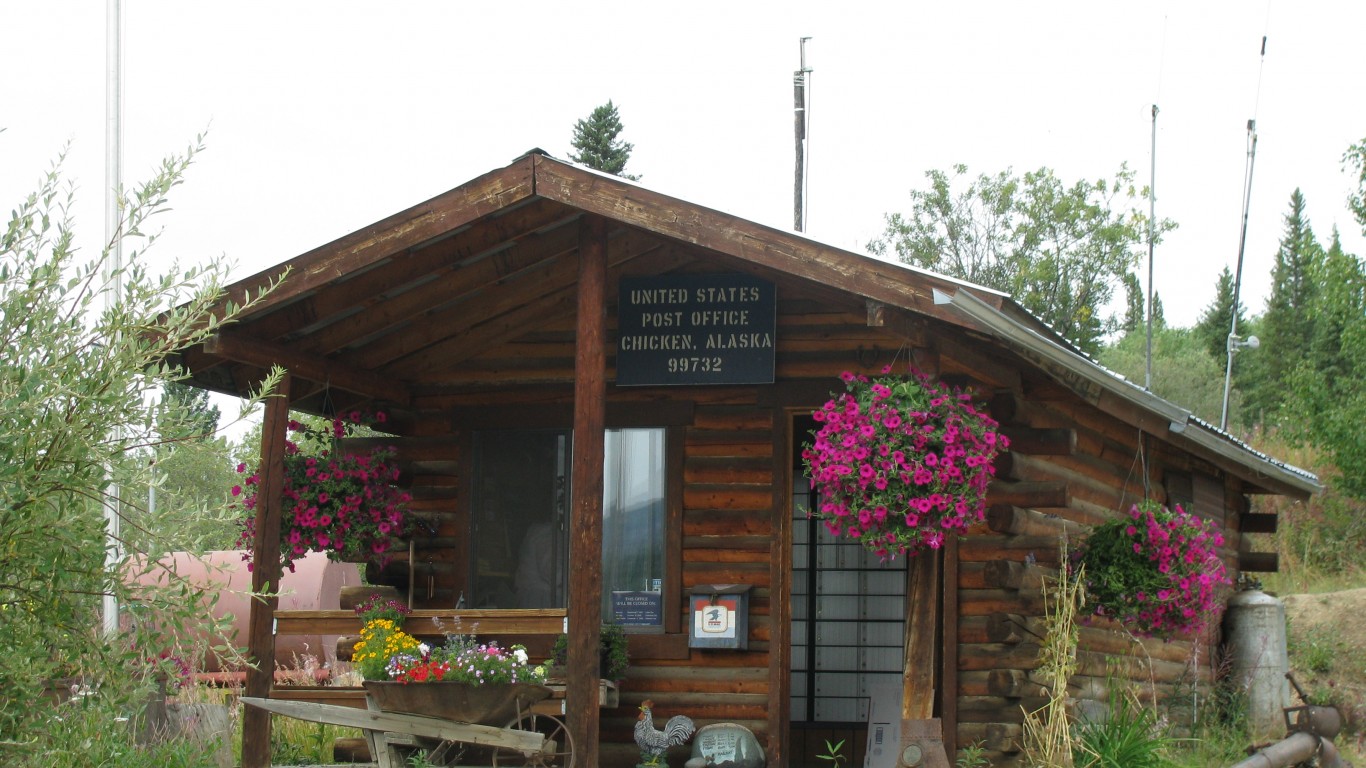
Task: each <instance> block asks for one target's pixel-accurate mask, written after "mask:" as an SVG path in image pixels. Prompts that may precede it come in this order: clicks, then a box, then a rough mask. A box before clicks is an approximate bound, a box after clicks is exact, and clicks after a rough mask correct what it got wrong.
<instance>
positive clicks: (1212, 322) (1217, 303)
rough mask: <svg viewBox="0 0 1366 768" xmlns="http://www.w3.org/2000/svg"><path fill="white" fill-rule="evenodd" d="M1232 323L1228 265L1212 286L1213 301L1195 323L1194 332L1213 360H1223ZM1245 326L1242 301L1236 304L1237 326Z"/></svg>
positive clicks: (1230, 281) (1231, 286) (1231, 289)
mask: <svg viewBox="0 0 1366 768" xmlns="http://www.w3.org/2000/svg"><path fill="white" fill-rule="evenodd" d="M1232 323H1233V273H1232V272H1231V271H1229V268H1228V267H1224V271H1223V272H1220V273H1219V280H1218V281H1217V282H1216V283H1215V286H1214V302H1213V303H1211V304H1210V305H1209V306H1208V307H1205V311H1204V312H1202V313H1200V319H1199V320H1198V321H1196V323H1195V329H1194V330H1195V333H1196V335H1197V336H1199V337H1200V343H1201V344H1203V345H1204V347H1205V350H1206V351H1208V352H1209V354H1210V357H1212V358H1214V359H1215V360H1221V361H1222V360H1223V359H1224V356H1225V355H1226V354H1228V347H1227V345H1228V332H1229V329H1230V328H1231V327H1232ZM1246 326H1247V317H1246V316H1245V315H1244V313H1243V307H1242V303H1241V302H1239V306H1238V327H1239V328H1240V329H1241V328H1245V327H1246ZM1220 365H1221V366H1222V363H1221V364H1220Z"/></svg>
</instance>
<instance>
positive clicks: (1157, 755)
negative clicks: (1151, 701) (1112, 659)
mask: <svg viewBox="0 0 1366 768" xmlns="http://www.w3.org/2000/svg"><path fill="white" fill-rule="evenodd" d="M1111 682H1112V685H1111V686H1110V696H1109V702H1108V704H1109V706H1108V712H1107V714H1106V717H1104V718H1098V719H1095V720H1091V719H1082V720H1081V721H1079V722H1078V723H1077V732H1076V740H1075V741H1074V742H1073V745H1072V762H1073V764H1074V765H1075V766H1077V768H1161V767H1162V766H1166V765H1167V764H1168V763H1167V761H1166V759H1165V758H1164V753H1165V752H1166V750H1167V749H1168V748H1170V747H1171V745H1172V739H1171V738H1170V737H1168V736H1166V735H1165V734H1164V733H1163V732H1162V728H1161V723H1160V722H1159V719H1158V712H1157V709H1155V708H1152V707H1145V706H1143V705H1142V704H1141V703H1139V701H1138V698H1137V697H1136V696H1135V695H1134V693H1133V691H1131V690H1129V689H1128V688H1126V687H1125V686H1124V685H1122V684H1119V683H1118V682H1117V681H1111Z"/></svg>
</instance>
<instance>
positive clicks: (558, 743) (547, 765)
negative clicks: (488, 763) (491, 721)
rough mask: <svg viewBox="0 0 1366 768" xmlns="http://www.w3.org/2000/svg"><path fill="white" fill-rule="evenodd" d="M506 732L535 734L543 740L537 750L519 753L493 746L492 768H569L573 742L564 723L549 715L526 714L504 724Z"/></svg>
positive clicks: (572, 757) (572, 761)
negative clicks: (527, 767) (510, 730)
mask: <svg viewBox="0 0 1366 768" xmlns="http://www.w3.org/2000/svg"><path fill="white" fill-rule="evenodd" d="M507 727H508V728H509V729H515V730H519V731H536V732H537V733H539V734H541V735H542V736H544V737H545V739H546V740H545V742H544V743H543V745H542V747H541V749H540V751H537V752H523V751H522V750H520V749H512V748H511V747H497V748H495V749H494V751H493V764H494V765H495V766H501V765H508V766H538V767H540V768H552V766H553V768H572V766H573V765H574V739H573V738H571V737H570V735H569V729H568V728H567V727H565V724H564V721H563V720H561V719H559V718H558V717H554V716H553V715H541V714H535V713H528V714H525V715H522V716H521V717H519V718H516V719H514V720H513V721H512V722H510V723H508V724H507Z"/></svg>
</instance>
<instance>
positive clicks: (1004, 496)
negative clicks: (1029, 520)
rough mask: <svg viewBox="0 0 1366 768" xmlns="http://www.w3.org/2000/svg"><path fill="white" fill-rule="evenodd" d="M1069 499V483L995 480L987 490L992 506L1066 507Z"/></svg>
mask: <svg viewBox="0 0 1366 768" xmlns="http://www.w3.org/2000/svg"><path fill="white" fill-rule="evenodd" d="M1068 498H1069V493H1068V487H1067V483H1062V482H1052V481H1050V482H1031V483H1012V482H1009V481H1004V480H993V481H991V485H990V486H989V487H988V488H987V499H988V500H990V501H991V503H992V504H1014V505H1015V506H1019V507H1065V506H1067V500H1068Z"/></svg>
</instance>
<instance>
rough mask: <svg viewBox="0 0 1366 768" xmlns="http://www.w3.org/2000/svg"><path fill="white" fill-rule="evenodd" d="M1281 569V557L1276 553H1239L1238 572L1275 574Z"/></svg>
mask: <svg viewBox="0 0 1366 768" xmlns="http://www.w3.org/2000/svg"><path fill="white" fill-rule="evenodd" d="M1280 569H1281V556H1280V555H1279V554H1277V553H1275V552H1239V553H1238V570H1240V571H1246V572H1247V573H1275V572H1277V571H1279V570H1280Z"/></svg>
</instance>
